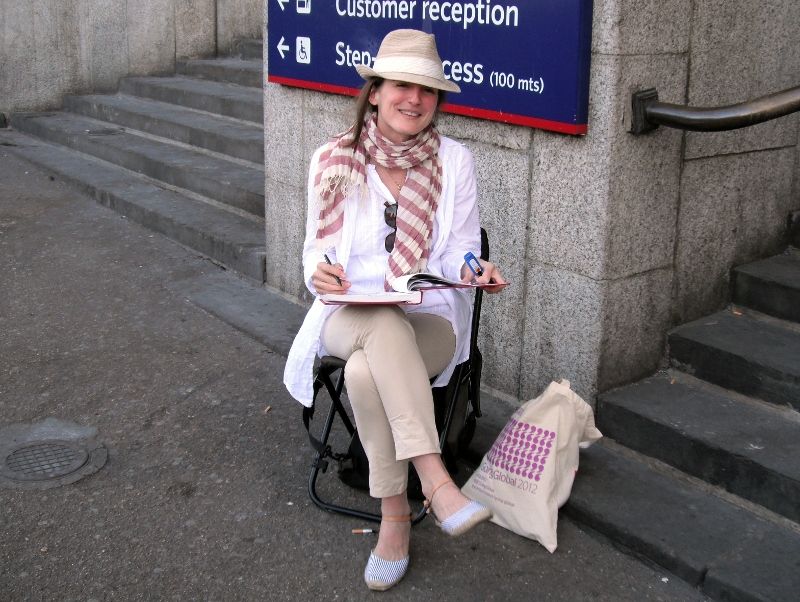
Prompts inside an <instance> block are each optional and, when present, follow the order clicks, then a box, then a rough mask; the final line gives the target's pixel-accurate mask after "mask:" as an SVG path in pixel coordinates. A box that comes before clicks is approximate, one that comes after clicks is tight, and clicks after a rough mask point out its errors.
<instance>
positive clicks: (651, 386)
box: [597, 373, 800, 523]
mask: <svg viewBox="0 0 800 602" xmlns="http://www.w3.org/2000/svg"><path fill="white" fill-rule="evenodd" d="M597 425H598V428H599V429H600V431H601V432H602V433H603V434H604V435H605V436H607V437H610V438H612V439H614V440H615V441H617V442H618V443H621V444H622V445H625V446H626V447H629V448H631V449H634V450H636V451H638V452H640V453H643V454H645V455H648V456H651V457H653V458H656V459H658V460H661V461H663V462H666V463H668V464H671V465H672V466H674V467H675V468H678V469H680V470H682V471H683V472H686V473H688V474H691V475H693V476H695V477H698V478H700V479H703V480H704V481H707V482H708V483H711V484H713V485H718V486H720V487H722V488H724V489H726V490H727V491H730V492H731V493H735V494H736V495H738V496H740V497H743V498H745V499H748V500H750V501H752V502H755V503H757V504H760V505H762V506H764V507H766V508H769V509H770V510H772V511H773V512H777V513H778V514H782V515H783V516H785V517H787V518H789V519H791V520H793V521H795V522H798V523H800V414H798V413H797V412H795V411H794V410H789V409H783V408H776V407H774V406H771V405H770V404H765V403H763V402H757V401H755V400H751V399H748V398H744V397H743V396H740V395H736V394H733V393H731V392H729V391H726V390H725V389H719V388H717V387H712V386H710V385H707V384H706V383H702V382H700V381H696V380H694V379H692V378H690V377H686V376H685V375H682V374H680V373H676V374H664V373H662V374H658V375H656V376H653V377H650V378H646V379H644V380H642V381H640V382H637V383H634V384H632V385H628V386H626V387H622V388H620V389H616V390H614V391H609V392H607V393H603V394H601V395H600V396H599V397H598V400H597Z"/></svg>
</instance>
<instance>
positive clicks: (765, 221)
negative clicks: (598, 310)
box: [674, 149, 796, 322]
mask: <svg viewBox="0 0 800 602" xmlns="http://www.w3.org/2000/svg"><path fill="white" fill-rule="evenodd" d="M794 159H795V157H794V149H781V150H772V151H764V152H760V153H747V154H742V155H728V156H721V157H714V158H708V159H698V160H695V161H688V162H686V163H685V165H684V169H683V176H682V181H681V209H680V214H679V219H678V241H677V248H676V256H675V273H676V300H675V308H674V311H675V314H676V316H675V317H676V320H677V321H679V322H686V321H689V320H693V319H695V318H698V317H700V316H702V315H705V314H707V313H709V312H711V311H714V310H716V309H719V308H720V307H722V306H723V305H724V304H725V303H726V302H727V301H728V299H729V282H730V269H731V268H732V267H733V266H734V265H736V264H739V263H745V262H749V261H752V260H754V259H758V258H761V257H766V256H769V255H774V254H775V253H778V252H779V251H781V250H782V245H783V236H784V231H785V227H786V217H787V215H788V214H789V211H790V210H791V207H792V206H793V205H796V202H793V201H792V198H791V187H792V178H793V175H792V169H793V168H794Z"/></svg>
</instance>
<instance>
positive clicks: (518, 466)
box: [486, 418, 556, 481]
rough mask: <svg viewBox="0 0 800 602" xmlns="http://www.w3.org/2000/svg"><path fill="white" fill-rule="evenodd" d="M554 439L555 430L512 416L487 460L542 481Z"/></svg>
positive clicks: (509, 470)
mask: <svg viewBox="0 0 800 602" xmlns="http://www.w3.org/2000/svg"><path fill="white" fill-rule="evenodd" d="M555 438H556V433H555V431H549V430H547V429H543V428H541V427H538V426H536V425H535V424H528V423H526V422H519V421H518V420H516V419H514V418H512V419H511V420H510V421H509V422H508V423H507V424H506V426H505V428H504V429H503V432H502V433H500V436H499V437H498V438H497V440H496V441H495V442H494V445H492V449H490V450H489V453H488V454H486V461H487V462H489V463H490V464H493V465H494V466H496V467H497V468H500V469H502V470H507V471H508V472H509V473H511V474H514V475H519V476H521V477H524V478H527V479H533V480H534V481H539V480H540V479H541V477H542V472H544V467H545V464H546V463H547V459H548V458H549V457H550V450H551V449H552V447H553V445H554V443H555Z"/></svg>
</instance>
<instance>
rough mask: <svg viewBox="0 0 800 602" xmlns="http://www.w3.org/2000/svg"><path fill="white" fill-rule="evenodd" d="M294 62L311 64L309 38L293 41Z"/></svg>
mask: <svg viewBox="0 0 800 602" xmlns="http://www.w3.org/2000/svg"><path fill="white" fill-rule="evenodd" d="M294 48H295V57H294V58H295V60H296V61H297V62H298V63H303V64H305V65H308V64H309V63H311V38H306V37H298V38H297V40H296V41H295V45H294Z"/></svg>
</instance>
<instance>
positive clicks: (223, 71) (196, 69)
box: [175, 58, 263, 88]
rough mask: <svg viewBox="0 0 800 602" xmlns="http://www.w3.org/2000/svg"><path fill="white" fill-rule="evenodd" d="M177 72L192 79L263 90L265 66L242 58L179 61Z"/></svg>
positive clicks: (176, 65) (176, 67) (259, 62)
mask: <svg viewBox="0 0 800 602" xmlns="http://www.w3.org/2000/svg"><path fill="white" fill-rule="evenodd" d="M175 72H176V73H180V74H181V75H188V76H191V77H202V78H204V79H210V80H213V81H217V82H227V83H231V84H238V85H240V86H249V87H251V88H261V82H262V79H263V66H262V64H261V61H253V60H242V59H240V58H224V59H198V60H192V61H178V62H177V63H176V64H175Z"/></svg>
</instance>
